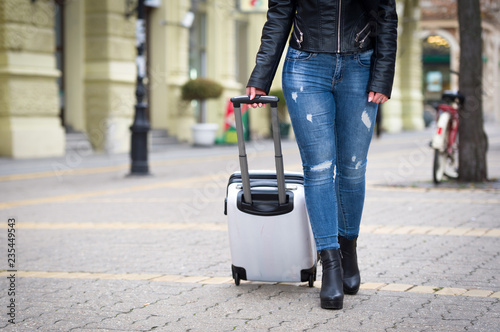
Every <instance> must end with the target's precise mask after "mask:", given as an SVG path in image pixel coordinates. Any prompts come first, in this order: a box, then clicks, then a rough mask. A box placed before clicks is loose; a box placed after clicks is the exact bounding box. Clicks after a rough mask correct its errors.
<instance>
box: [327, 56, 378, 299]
mask: <svg viewBox="0 0 500 332" xmlns="http://www.w3.org/2000/svg"><path fill="white" fill-rule="evenodd" d="M371 53H372V52H365V53H362V54H358V55H350V56H345V57H344V63H343V65H344V75H343V79H342V80H340V81H338V82H336V84H335V86H334V95H335V102H336V105H337V115H336V122H335V127H336V132H337V174H336V181H335V187H336V192H337V200H338V202H339V205H338V220H339V244H340V250H341V252H342V268H343V271H344V278H343V279H344V280H343V288H344V292H345V293H346V294H356V293H357V292H358V290H359V286H360V284H361V277H360V273H359V268H358V261H357V252H356V245H357V237H358V234H359V228H360V223H361V215H362V212H363V205H364V200H365V173H366V164H367V154H368V148H369V146H370V142H371V139H372V136H373V128H374V125H375V119H376V113H377V104H374V103H370V102H368V93H367V91H366V87H367V85H368V80H369V69H370V60H371Z"/></svg>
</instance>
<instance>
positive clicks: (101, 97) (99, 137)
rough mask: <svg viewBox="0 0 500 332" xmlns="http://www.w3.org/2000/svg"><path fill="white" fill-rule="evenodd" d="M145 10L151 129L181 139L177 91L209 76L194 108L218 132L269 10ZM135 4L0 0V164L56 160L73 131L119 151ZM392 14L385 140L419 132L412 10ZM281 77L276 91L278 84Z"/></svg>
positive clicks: (254, 127) (189, 111) (178, 0)
mask: <svg viewBox="0 0 500 332" xmlns="http://www.w3.org/2000/svg"><path fill="white" fill-rule="evenodd" d="M136 1H137V0H135V2H136ZM146 3H148V4H149V7H148V8H147V29H146V31H147V44H148V45H147V51H146V53H147V81H146V83H147V87H148V98H147V99H148V115H149V121H150V124H151V127H152V128H153V129H156V130H163V131H165V132H166V133H167V134H168V135H169V136H171V137H175V138H176V139H177V140H178V141H181V142H191V141H192V133H191V126H192V125H193V124H194V123H195V122H196V112H197V111H199V109H200V106H197V105H196V104H195V103H190V102H186V101H183V100H182V99H181V87H182V85H183V84H184V83H185V82H186V81H187V80H188V79H190V78H194V77H207V78H210V79H212V80H215V81H217V82H218V83H220V84H221V85H222V86H223V87H224V92H223V94H222V96H221V97H219V98H218V99H215V100H209V101H207V102H206V104H205V105H204V106H203V107H204V109H205V110H206V121H207V122H213V123H217V124H219V127H220V129H219V134H220V133H221V130H222V126H223V123H224V117H225V114H226V107H227V101H228V99H229V98H230V97H231V96H234V95H239V94H243V93H244V91H245V84H246V80H247V79H248V76H249V74H250V72H251V70H252V68H253V65H254V62H255V54H256V52H257V50H258V47H259V45H260V34H261V31H262V26H263V24H264V22H265V20H266V15H265V9H266V8H264V7H266V6H267V2H265V1H261V2H252V1H250V0H241V1H234V0H169V1H166V0H162V1H158V0H157V1H146ZM259 3H263V5H262V6H261V7H258V5H259ZM133 4H134V1H128V0H67V1H59V2H56V1H53V0H35V1H32V0H2V1H0V156H4V157H12V158H31V157H49V156H60V155H64V153H65V151H66V148H65V132H81V133H83V134H84V135H85V137H86V138H87V139H88V141H89V142H90V143H91V145H92V148H93V150H94V151H97V152H100V151H103V152H106V153H125V152H128V151H129V149H130V136H131V133H130V129H129V128H130V125H131V124H132V122H133V116H134V105H135V102H136V101H135V81H136V73H137V69H136V63H135V57H136V45H135V40H136V38H135V31H136V28H135V24H136V19H135V14H134V13H132V15H127V14H130V13H129V11H130V10H131V9H133ZM252 4H254V5H252ZM255 4H257V5H255ZM398 12H399V15H400V22H401V24H400V35H399V45H400V50H399V51H398V64H397V73H396V80H395V85H394V92H393V98H392V99H391V101H390V102H388V103H387V104H386V105H384V109H383V112H384V115H383V127H384V128H385V129H386V130H387V131H390V132H397V131H401V130H419V129H422V128H423V117H422V112H423V103H422V100H423V97H422V88H421V87H422V85H421V84H422V78H421V76H422V69H421V65H419V64H420V57H421V51H420V45H421V41H420V39H419V35H418V31H419V29H420V28H419V10H418V1H415V0H401V1H398ZM192 14H194V15H192ZM279 72H280V70H279V71H278V74H277V75H276V78H275V82H274V86H273V87H274V88H279V87H280V85H281V84H280V83H281V82H280V76H281V75H280V74H279ZM250 131H251V133H252V137H254V138H255V137H262V136H268V135H269V117H268V113H267V111H265V110H255V111H252V112H251V114H250Z"/></svg>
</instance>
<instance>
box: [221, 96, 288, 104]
mask: <svg viewBox="0 0 500 332" xmlns="http://www.w3.org/2000/svg"><path fill="white" fill-rule="evenodd" d="M278 101H279V98H278V97H276V96H267V95H256V96H255V98H253V99H250V96H249V95H243V96H238V97H233V98H231V102H232V103H233V106H234V107H239V106H240V104H254V103H263V104H271V107H278Z"/></svg>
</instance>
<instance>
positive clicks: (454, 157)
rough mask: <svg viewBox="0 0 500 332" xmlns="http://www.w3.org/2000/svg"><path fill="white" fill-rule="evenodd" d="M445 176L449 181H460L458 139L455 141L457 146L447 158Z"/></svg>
mask: <svg viewBox="0 0 500 332" xmlns="http://www.w3.org/2000/svg"><path fill="white" fill-rule="evenodd" d="M444 175H445V176H446V177H447V178H448V179H452V180H456V179H458V139H457V140H456V141H455V144H454V146H453V147H452V149H451V154H450V155H448V156H447V158H446V165H445V169H444Z"/></svg>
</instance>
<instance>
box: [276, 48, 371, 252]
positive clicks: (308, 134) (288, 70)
mask: <svg viewBox="0 0 500 332" xmlns="http://www.w3.org/2000/svg"><path fill="white" fill-rule="evenodd" d="M372 53H373V51H372V50H369V51H366V52H363V53H359V54H328V53H309V52H304V51H299V50H295V49H293V48H289V49H288V52H287V56H286V61H285V64H284V67H283V92H284V95H285V100H286V103H287V107H288V112H289V113H290V118H291V120H292V126H293V130H294V133H295V137H296V140H297V144H298V147H299V150H300V155H301V158H302V167H303V171H304V179H305V182H304V186H305V195H306V205H307V211H308V213H309V219H310V222H311V228H312V231H313V234H314V238H315V242H316V248H317V250H318V251H321V250H324V249H333V248H339V244H338V239H337V236H338V235H341V236H342V237H345V238H348V239H354V238H356V237H357V236H358V234H359V227H360V223H361V214H362V211H363V205H364V200H365V172H366V163H367V158H366V157H367V154H368V148H369V146H370V141H371V138H372V135H373V127H374V124H375V117H376V114H377V108H378V105H377V104H375V103H371V102H368V92H367V86H368V80H369V77H370V62H371V55H372Z"/></svg>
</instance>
